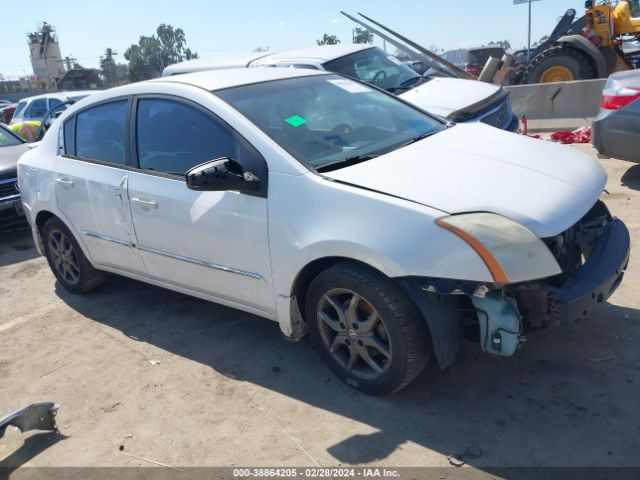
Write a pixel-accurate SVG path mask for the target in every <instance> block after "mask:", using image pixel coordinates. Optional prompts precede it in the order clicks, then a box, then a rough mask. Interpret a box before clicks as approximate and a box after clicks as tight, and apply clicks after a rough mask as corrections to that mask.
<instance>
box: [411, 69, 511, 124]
mask: <svg viewBox="0 0 640 480" xmlns="http://www.w3.org/2000/svg"><path fill="white" fill-rule="evenodd" d="M499 90H500V87H499V86H498V85H493V84H490V83H486V82H478V81H475V80H463V79H460V78H446V77H437V78H434V79H432V80H430V81H428V82H426V83H424V84H422V85H420V86H418V87H416V88H413V89H411V90H409V91H407V92H404V93H402V94H401V95H400V97H401V98H402V99H403V100H406V101H407V102H410V103H413V104H414V105H416V106H418V107H420V108H422V109H424V110H426V111H428V112H431V113H435V114H436V115H441V116H443V117H448V116H449V115H451V114H452V113H454V112H457V111H460V110H464V109H465V108H468V107H469V106H471V105H476V104H479V103H482V102H483V101H485V100H487V99H489V98H491V97H492V96H494V95H496V93H497V92H498V91H499Z"/></svg>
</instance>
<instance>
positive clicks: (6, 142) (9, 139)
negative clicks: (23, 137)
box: [0, 127, 22, 147]
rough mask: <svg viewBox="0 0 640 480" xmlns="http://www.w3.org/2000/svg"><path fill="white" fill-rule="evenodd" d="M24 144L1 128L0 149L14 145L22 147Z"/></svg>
mask: <svg viewBox="0 0 640 480" xmlns="http://www.w3.org/2000/svg"><path fill="white" fill-rule="evenodd" d="M21 143H22V142H21V141H20V140H18V139H17V138H16V137H15V136H13V135H11V134H10V133H9V132H7V131H6V130H5V129H4V128H3V127H0V147H13V146H14V145H20V144H21Z"/></svg>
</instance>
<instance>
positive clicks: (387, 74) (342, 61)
mask: <svg viewBox="0 0 640 480" xmlns="http://www.w3.org/2000/svg"><path fill="white" fill-rule="evenodd" d="M323 66H324V68H326V69H327V70H328V71H330V72H336V73H341V74H343V75H347V76H349V77H353V78H357V79H359V80H362V81H364V82H369V83H372V84H374V85H376V86H378V87H380V88H384V89H385V90H389V91H390V92H395V91H397V90H408V89H409V88H412V87H414V86H416V85H417V84H418V83H419V82H420V81H421V80H422V77H421V76H420V75H418V74H417V73H416V72H415V71H413V70H412V69H411V68H409V67H408V66H406V65H404V64H403V63H402V62H401V61H400V60H398V59H397V58H395V57H391V56H388V55H387V54H386V53H385V52H383V51H382V50H380V49H379V48H377V47H374V48H369V49H367V50H361V51H359V52H356V53H352V54H350V55H346V56H344V57H340V58H338V59H336V60H332V61H330V62H326V63H325V64H324V65H323Z"/></svg>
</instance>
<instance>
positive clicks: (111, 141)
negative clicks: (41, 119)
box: [65, 100, 129, 165]
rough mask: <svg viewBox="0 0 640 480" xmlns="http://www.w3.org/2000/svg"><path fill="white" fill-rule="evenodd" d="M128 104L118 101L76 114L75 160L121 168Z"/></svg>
mask: <svg viewBox="0 0 640 480" xmlns="http://www.w3.org/2000/svg"><path fill="white" fill-rule="evenodd" d="M128 104H129V101H128V100H118V101H115V102H110V103H104V104H101V105H98V106H96V107H93V108H89V109H87V110H83V111H82V112H80V113H78V114H77V115H76V131H75V137H76V138H75V143H76V153H75V154H76V156H78V157H83V158H88V159H92V160H100V161H103V162H109V163H115V164H119V165H124V164H125V159H126V156H125V136H126V135H125V134H126V124H127V114H128V110H129V109H128ZM65 126H66V125H65ZM67 138H68V137H67Z"/></svg>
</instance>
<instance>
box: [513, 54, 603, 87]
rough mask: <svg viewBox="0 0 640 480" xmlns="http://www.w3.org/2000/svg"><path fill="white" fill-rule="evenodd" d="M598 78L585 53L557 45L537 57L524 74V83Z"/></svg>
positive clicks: (591, 62)
mask: <svg viewBox="0 0 640 480" xmlns="http://www.w3.org/2000/svg"><path fill="white" fill-rule="evenodd" d="M593 78H598V76H597V74H596V69H595V67H594V65H593V61H592V60H591V58H589V55H588V54H586V53H585V52H583V51H581V50H578V49H577V48H575V47H572V46H569V45H557V46H555V47H551V48H548V49H546V50H545V51H543V52H542V53H540V54H539V55H537V56H536V57H535V58H534V59H533V60H531V63H530V64H529V67H528V68H527V70H526V72H525V74H524V83H550V82H570V81H572V80H591V79H593Z"/></svg>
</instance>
